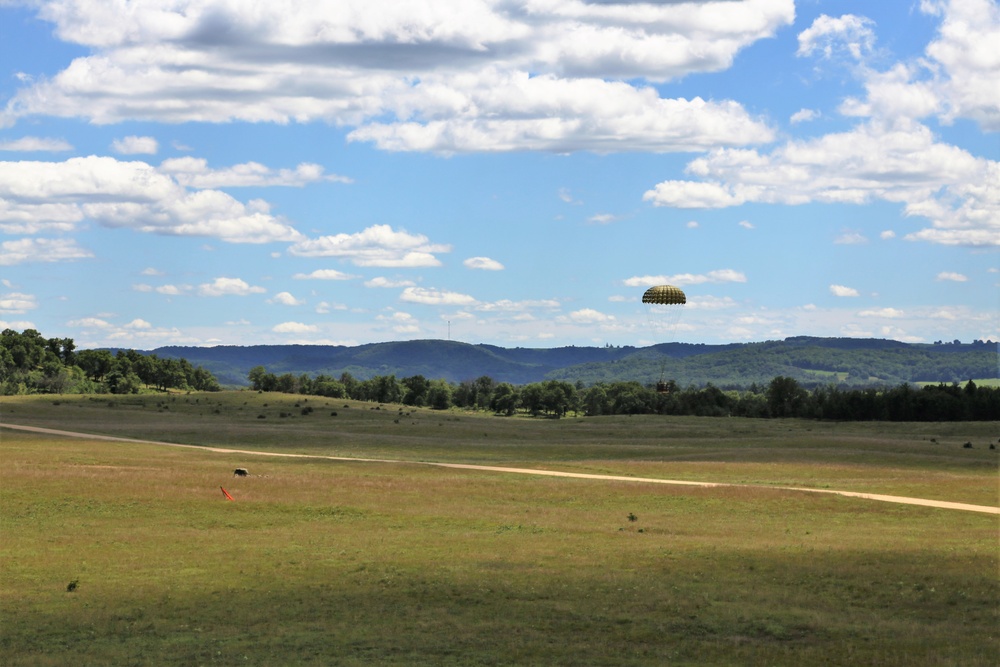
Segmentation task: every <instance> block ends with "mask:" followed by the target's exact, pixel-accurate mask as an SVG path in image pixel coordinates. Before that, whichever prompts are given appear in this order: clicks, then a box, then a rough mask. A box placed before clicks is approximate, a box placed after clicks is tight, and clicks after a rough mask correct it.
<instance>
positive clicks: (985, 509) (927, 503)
mask: <svg viewBox="0 0 1000 667" xmlns="http://www.w3.org/2000/svg"><path fill="white" fill-rule="evenodd" d="M0 428H9V429H15V430H19V431H30V432H32V433H43V434H46V435H58V436H63V437H69V438H86V439H88V440H110V441H113V442H132V443H137V444H142V445H157V446H162V447H185V448H187V449H199V450H202V451H207V452H215V453H218V454H243V455H246V456H276V457H283V458H298V459H321V460H328V461H356V462H366V463H395V464H410V465H425V466H437V467H439V468H455V469H459V470H479V471H489V472H503V473H513V474H518V475H542V476H546V477H572V478H576V479H596V480H603V481H615V482H632V483H644V484H671V485H678V486H700V487H724V486H729V487H745V488H761V489H780V490H782V491H797V492H802V493H825V494H832V495H835V496H847V497H850V498H863V499H865V500H876V501H879V502H884V503H899V504H902V505H920V506H922V507H936V508H939V509H950V510H962V511H965V512H982V513H985V514H998V515H1000V507H989V506H986V505H970V504H967V503H952V502H947V501H944V500H927V499H925V498H907V497H904V496H887V495H883V494H879V493H860V492H857V491H833V490H830V489H810V488H807V487H795V486H763V485H752V484H719V483H715V482H691V481H685V480H675V479H656V478H652V477H626V476H623V475H592V474H587V473H580V472H560V471H557V470H537V469H534V468H507V467H503V466H484V465H473V464H468V463H440V462H435V461H396V460H392V459H366V458H352V457H345V456H322V455H319V454H285V453H281V452H260V451H254V450H250V449H228V448H223V447H203V446H201V445H181V444H178V443H175V442H157V441H155V440H138V439H135V438H119V437H115V436H110V435H93V434H90V433H76V432H73V431H59V430H56V429H50V428H38V427H36V426H18V425H15V424H2V423H0Z"/></svg>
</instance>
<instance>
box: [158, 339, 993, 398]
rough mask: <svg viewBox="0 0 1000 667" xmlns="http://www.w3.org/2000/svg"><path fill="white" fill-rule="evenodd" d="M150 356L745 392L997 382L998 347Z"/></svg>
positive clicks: (451, 344)
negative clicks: (753, 388) (760, 387)
mask: <svg viewBox="0 0 1000 667" xmlns="http://www.w3.org/2000/svg"><path fill="white" fill-rule="evenodd" d="M147 352H149V353H153V354H156V355H158V356H160V357H166V358H185V359H187V360H189V361H190V362H191V363H192V364H196V365H200V366H203V367H204V368H205V369H207V370H209V371H211V372H212V373H213V374H215V376H216V377H217V378H218V379H219V381H220V382H221V383H223V384H226V385H246V384H248V381H247V375H248V374H249V372H250V369H251V368H253V367H255V366H264V367H265V368H266V369H267V371H268V372H270V373H275V374H278V375H281V374H285V373H291V374H293V375H301V374H307V375H309V376H316V375H320V374H323V375H328V376H331V377H339V376H340V375H341V374H343V373H350V374H351V375H352V376H354V377H355V378H357V379H368V378H371V377H374V376H377V375H395V376H397V377H410V376H414V375H423V376H424V377H426V378H428V379H444V380H448V381H449V382H462V381H464V380H471V379H475V378H477V377H480V376H483V375H488V376H489V377H491V378H493V379H494V380H496V381H497V382H510V383H512V384H528V383H532V382H539V381H542V380H546V379H558V380H566V381H570V382H582V383H583V384H586V385H590V384H594V383H597V382H616V381H627V380H631V381H637V382H640V383H642V384H651V383H654V382H656V381H657V380H658V379H660V377H661V375H662V376H663V377H665V378H667V379H673V380H675V381H676V382H677V383H678V384H680V385H682V386H688V385H698V386H700V385H705V384H708V383H711V384H714V385H715V386H719V387H728V388H743V387H749V386H750V385H752V384H755V383H756V384H763V383H767V382H769V381H770V380H771V379H772V378H774V377H777V376H779V375H781V376H787V377H792V378H795V379H796V380H798V381H799V382H801V383H803V384H804V385H806V386H810V385H811V386H817V385H824V384H840V385H844V386H864V385H874V384H899V383H903V382H960V381H964V380H968V379H970V378H977V379H982V378H998V377H1000V364H998V360H1000V355H998V345H997V344H996V343H993V342H982V341H976V342H973V343H967V344H966V343H958V342H953V343H936V344H910V343H903V342H900V341H893V340H886V339H867V338H816V337H810V336H796V337H792V338H786V339H785V340H781V341H766V342H760V343H731V344H726V345H704V344H691V343H664V344H660V345H653V346H650V347H641V348H640V347H629V346H626V347H613V346H607V347H575V346H570V347H559V348H522V347H515V348H505V347H499V346H495V345H486V344H470V343H462V342H457V341H445V340H413V341H397V342H386V343H370V344H365V345H358V346H332V345H253V346H217V347H182V346H170V347H161V348H157V349H155V350H148V351H147Z"/></svg>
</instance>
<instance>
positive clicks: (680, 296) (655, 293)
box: [642, 285, 687, 306]
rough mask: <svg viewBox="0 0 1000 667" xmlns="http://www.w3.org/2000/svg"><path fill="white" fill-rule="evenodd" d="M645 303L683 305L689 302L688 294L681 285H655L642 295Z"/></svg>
mask: <svg viewBox="0 0 1000 667" xmlns="http://www.w3.org/2000/svg"><path fill="white" fill-rule="evenodd" d="M642 302H643V303H655V304H659V305H661V306H674V305H678V306H682V305H684V304H685V303H687V296H686V295H685V294H684V292H683V291H682V290H681V288H679V287H674V286H673V285H655V286H653V287H650V288H649V289H648V290H646V292H645V294H643V295H642Z"/></svg>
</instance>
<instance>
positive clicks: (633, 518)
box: [628, 512, 639, 521]
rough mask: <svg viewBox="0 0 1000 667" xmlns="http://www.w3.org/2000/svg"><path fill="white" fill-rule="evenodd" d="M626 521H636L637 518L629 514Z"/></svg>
mask: <svg viewBox="0 0 1000 667" xmlns="http://www.w3.org/2000/svg"><path fill="white" fill-rule="evenodd" d="M628 520H629V521H638V520H639V517H637V516H636V515H635V514H632V513H631V512H629V513H628Z"/></svg>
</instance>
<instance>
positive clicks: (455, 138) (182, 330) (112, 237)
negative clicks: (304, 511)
mask: <svg viewBox="0 0 1000 667" xmlns="http://www.w3.org/2000/svg"><path fill="white" fill-rule="evenodd" d="M998 43H1000V8H998V5H997V3H996V2H993V1H991V0H913V1H910V0H899V1H887V2H877V3H873V2H860V1H858V2H855V1H851V0H799V1H798V2H793V1H792V0H744V1H742V2H740V1H728V2H723V1H716V0H692V1H690V2H682V1H680V0H660V1H658V2H646V3H635V2H629V1H628V0H601V1H598V0H589V1H588V0H575V1H571V0H435V1H434V2H413V1H412V0H405V1H404V0H399V1H385V2H378V3H372V2H367V1H362V0H357V1H352V0H329V1H316V2H312V3H297V2H293V1H292V0H272V1H271V2H268V3H258V2H250V1H246V2H243V1H239V0H197V1H196V0H132V1H126V0H0V280H2V282H0V326H2V327H4V328H14V329H17V330H22V329H25V328H35V329H38V330H39V331H40V332H41V333H42V334H43V335H44V336H46V337H54V336H60V337H71V338H73V339H74V340H76V342H77V344H78V345H79V346H80V347H97V346H118V347H134V348H139V349H152V348H155V347H158V346H162V345H171V344H182V345H219V344H222V345H251V344H279V343H321V344H349V345H350V344H361V343H368V342H378V341H386V340H406V339H418V338H446V337H449V336H450V337H451V338H452V339H454V340H462V341H466V342H470V343H490V344H496V345H503V346H523V347H555V346H562V345H604V344H612V345H648V344H652V343H655V342H660V341H663V340H676V341H684V342H694V343H702V342H703V343H726V342H745V341H759V340H770V339H780V338H784V337H787V336H796V335H814V336H851V337H877V338H891V339H896V340H902V341H907V342H934V341H936V340H946V341H951V340H954V339H958V340H962V341H963V342H969V341H971V340H974V339H991V340H1000V289H998V287H1000V261H998V259H1000V253H998V251H1000V135H998V132H1000V50H998V49H997V47H996V45H997V44H998ZM663 283H669V284H674V285H677V286H679V287H681V288H682V289H684V290H685V292H686V294H687V296H688V303H687V305H686V306H684V307H683V310H682V311H681V312H680V313H679V319H678V321H677V322H676V324H672V325H670V326H668V327H664V326H662V325H661V324H662V320H663V319H664V317H663V313H662V311H661V312H652V313H651V312H649V311H648V310H646V308H648V307H646V306H643V305H642V304H641V303H640V297H641V295H642V292H643V291H644V290H645V289H646V288H647V287H649V286H651V285H654V284H663ZM667 319H670V318H667Z"/></svg>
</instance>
